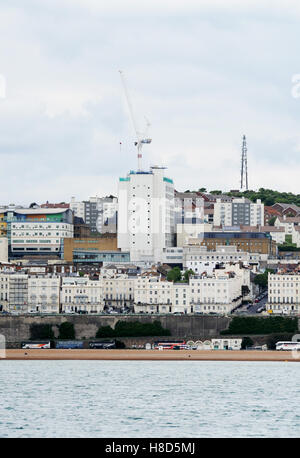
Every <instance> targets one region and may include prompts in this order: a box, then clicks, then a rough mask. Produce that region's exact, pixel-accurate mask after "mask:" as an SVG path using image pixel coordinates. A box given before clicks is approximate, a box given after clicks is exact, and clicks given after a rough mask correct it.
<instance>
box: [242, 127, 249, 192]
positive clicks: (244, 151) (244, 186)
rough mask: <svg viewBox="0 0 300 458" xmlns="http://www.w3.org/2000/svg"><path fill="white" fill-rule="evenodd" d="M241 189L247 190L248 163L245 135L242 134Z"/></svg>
mask: <svg viewBox="0 0 300 458" xmlns="http://www.w3.org/2000/svg"><path fill="white" fill-rule="evenodd" d="M241 191H248V165H247V142H246V135H243V144H242V160H241Z"/></svg>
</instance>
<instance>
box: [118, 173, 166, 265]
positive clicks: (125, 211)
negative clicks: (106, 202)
mask: <svg viewBox="0 0 300 458" xmlns="http://www.w3.org/2000/svg"><path fill="white" fill-rule="evenodd" d="M164 168H165V167H159V166H153V167H151V168H150V171H148V172H145V171H137V172H135V171H130V172H129V174H128V175H127V177H126V178H120V179H119V190H118V192H119V195H118V248H120V249H121V250H122V251H130V260H131V261H146V262H160V261H161V259H162V253H163V249H164V248H166V247H170V246H174V242H175V240H174V239H175V237H174V234H175V224H174V184H173V180H171V179H170V178H166V177H165V176H164Z"/></svg>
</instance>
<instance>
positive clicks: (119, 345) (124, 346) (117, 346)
mask: <svg viewBox="0 0 300 458" xmlns="http://www.w3.org/2000/svg"><path fill="white" fill-rule="evenodd" d="M115 342H116V348H126V345H125V344H124V342H121V340H116V341H115Z"/></svg>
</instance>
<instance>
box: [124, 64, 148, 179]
mask: <svg viewBox="0 0 300 458" xmlns="http://www.w3.org/2000/svg"><path fill="white" fill-rule="evenodd" d="M119 73H120V76H121V81H122V84H123V88H124V93H125V97H126V101H127V105H128V109H129V113H130V118H131V122H132V125H133V129H134V131H135V135H136V141H135V142H134V146H136V147H137V159H138V171H139V172H141V170H142V147H143V145H144V144H149V143H151V141H152V140H151V138H148V137H147V131H148V128H149V126H150V123H149V121H148V120H147V119H146V131H145V132H144V133H141V132H139V130H138V127H137V124H136V120H135V117H134V114H133V109H132V104H131V101H130V97H129V93H128V89H127V85H126V81H125V77H124V74H123V72H122V70H119Z"/></svg>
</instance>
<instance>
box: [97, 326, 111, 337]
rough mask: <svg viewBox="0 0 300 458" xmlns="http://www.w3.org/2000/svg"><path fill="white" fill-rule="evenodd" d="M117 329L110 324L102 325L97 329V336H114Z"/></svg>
mask: <svg viewBox="0 0 300 458" xmlns="http://www.w3.org/2000/svg"><path fill="white" fill-rule="evenodd" d="M114 336H115V331H114V330H113V329H112V328H111V327H110V326H100V328H99V329H98V331H97V334H96V337H97V338H99V337H114Z"/></svg>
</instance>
